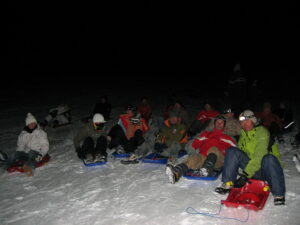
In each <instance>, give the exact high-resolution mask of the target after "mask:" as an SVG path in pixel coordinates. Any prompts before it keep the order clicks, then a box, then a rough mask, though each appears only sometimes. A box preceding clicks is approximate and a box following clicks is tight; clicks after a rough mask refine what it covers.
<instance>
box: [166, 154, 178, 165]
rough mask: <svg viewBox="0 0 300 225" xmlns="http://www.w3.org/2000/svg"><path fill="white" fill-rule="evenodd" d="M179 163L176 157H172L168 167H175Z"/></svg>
mask: <svg viewBox="0 0 300 225" xmlns="http://www.w3.org/2000/svg"><path fill="white" fill-rule="evenodd" d="M176 163H177V159H176V157H174V156H170V157H169V158H168V161H167V165H172V166H175V165H176Z"/></svg>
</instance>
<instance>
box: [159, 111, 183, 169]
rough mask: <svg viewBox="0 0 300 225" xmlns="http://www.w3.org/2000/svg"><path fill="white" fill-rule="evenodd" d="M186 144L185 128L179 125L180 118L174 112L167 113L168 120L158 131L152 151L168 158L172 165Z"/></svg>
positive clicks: (181, 124)
mask: <svg viewBox="0 0 300 225" xmlns="http://www.w3.org/2000/svg"><path fill="white" fill-rule="evenodd" d="M186 143H187V135H186V126H185V124H183V123H181V120H180V117H179V116H178V114H177V113H176V112H174V111H171V112H169V118H168V119H167V120H165V122H164V126H163V127H162V128H161V129H160V130H159V133H158V136H157V139H156V141H155V145H154V149H155V151H157V152H158V153H159V154H160V155H162V156H164V157H168V158H169V163H171V164H174V163H175V162H176V159H177V156H178V154H179V152H180V150H182V149H184V148H185V145H186Z"/></svg>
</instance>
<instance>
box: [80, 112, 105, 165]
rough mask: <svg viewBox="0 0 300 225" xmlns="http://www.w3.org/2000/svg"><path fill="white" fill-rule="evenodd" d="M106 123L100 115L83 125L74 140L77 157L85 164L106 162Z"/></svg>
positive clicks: (97, 114)
mask: <svg viewBox="0 0 300 225" xmlns="http://www.w3.org/2000/svg"><path fill="white" fill-rule="evenodd" d="M105 123H106V121H105V120H104V117H103V116H102V115H101V114H100V113H96V114H95V115H94V116H93V120H92V121H91V122H90V123H88V124H85V125H84V127H83V128H82V129H81V130H79V132H78V134H77V135H76V136H75V138H74V146H75V149H76V152H77V155H78V157H79V158H80V159H82V160H83V161H84V162H85V163H93V162H106V160H107V152H106V148H107V128H106V126H105Z"/></svg>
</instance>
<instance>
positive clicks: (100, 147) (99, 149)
mask: <svg viewBox="0 0 300 225" xmlns="http://www.w3.org/2000/svg"><path fill="white" fill-rule="evenodd" d="M106 148H107V140H106V138H105V137H104V136H100V137H99V138H98V139H97V144H96V148H95V154H101V155H102V156H105V157H107V152H106Z"/></svg>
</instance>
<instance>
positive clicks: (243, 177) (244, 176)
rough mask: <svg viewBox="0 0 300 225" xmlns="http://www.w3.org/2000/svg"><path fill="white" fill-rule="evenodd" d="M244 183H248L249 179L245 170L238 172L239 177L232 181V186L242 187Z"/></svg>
mask: <svg viewBox="0 0 300 225" xmlns="http://www.w3.org/2000/svg"><path fill="white" fill-rule="evenodd" d="M246 183H250V181H249V179H248V177H247V174H246V172H243V174H240V177H239V179H237V180H236V181H235V182H234V184H233V186H234V187H235V188H242V187H244V185H245V184H246Z"/></svg>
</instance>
